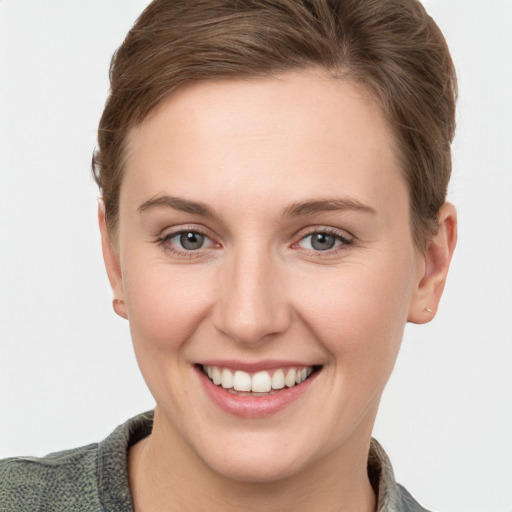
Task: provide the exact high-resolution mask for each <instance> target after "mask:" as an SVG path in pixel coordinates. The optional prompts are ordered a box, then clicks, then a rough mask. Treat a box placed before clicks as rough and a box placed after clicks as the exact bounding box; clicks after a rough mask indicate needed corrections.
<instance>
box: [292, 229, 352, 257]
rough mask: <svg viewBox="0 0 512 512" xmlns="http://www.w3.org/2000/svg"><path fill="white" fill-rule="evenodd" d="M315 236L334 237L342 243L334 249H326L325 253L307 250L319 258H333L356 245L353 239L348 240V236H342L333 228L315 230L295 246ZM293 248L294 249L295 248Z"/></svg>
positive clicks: (305, 235)
mask: <svg viewBox="0 0 512 512" xmlns="http://www.w3.org/2000/svg"><path fill="white" fill-rule="evenodd" d="M313 235H326V236H332V237H333V238H334V239H335V241H338V242H340V243H339V244H338V245H337V246H335V247H333V248H332V249H326V250H324V251H316V250H314V249H305V250H306V251H308V252H309V253H314V254H315V256H317V257H327V256H332V255H335V254H338V253H339V252H340V251H346V250H347V249H348V246H350V245H353V244H354V239H353V238H347V236H344V235H342V234H340V232H339V231H337V230H336V229H333V228H327V227H325V228H315V229H312V230H310V231H309V232H307V233H306V234H304V235H303V236H301V238H300V240H299V241H298V242H295V243H294V244H293V246H296V245H298V244H299V243H300V242H302V241H303V240H306V239H307V238H308V237H311V236H313ZM293 246H292V247H293Z"/></svg>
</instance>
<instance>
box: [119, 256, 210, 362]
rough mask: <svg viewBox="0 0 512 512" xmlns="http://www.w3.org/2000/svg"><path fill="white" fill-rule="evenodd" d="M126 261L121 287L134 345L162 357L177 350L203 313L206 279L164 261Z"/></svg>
mask: <svg viewBox="0 0 512 512" xmlns="http://www.w3.org/2000/svg"><path fill="white" fill-rule="evenodd" d="M132 258H133V259H134V260H137V258H136V255H135V254H134V255H132V257H131V258H130V260H128V261H126V265H125V270H124V272H123V286H124V291H125V300H126V305H127V308H128V316H129V320H130V329H131V331H132V338H133V342H134V345H135V346H136V348H137V346H139V345H141V344H143V345H144V349H145V350H152V351H156V352H161V353H165V352H168V351H175V350H178V349H179V348H180V347H181V346H182V345H183V344H185V343H186V341H187V340H188V339H189V338H190V336H191V335H192V333H193V331H194V330H196V329H197V327H198V325H199V324H200V323H201V321H202V319H203V318H204V316H205V315H206V313H207V310H208V306H207V304H208V302H209V300H210V298H209V296H208V292H207V290H208V289H209V287H208V286H206V282H207V276H206V275H203V274H204V273H205V272H204V271H201V270H200V269H199V268H198V267H196V269H191V268H190V267H189V266H187V265H183V266H182V267H180V266H173V267H172V268H171V267H170V266H169V265H168V264H166V263H165V261H161V260H157V261H146V262H145V263H144V264H143V265H137V261H133V259H132Z"/></svg>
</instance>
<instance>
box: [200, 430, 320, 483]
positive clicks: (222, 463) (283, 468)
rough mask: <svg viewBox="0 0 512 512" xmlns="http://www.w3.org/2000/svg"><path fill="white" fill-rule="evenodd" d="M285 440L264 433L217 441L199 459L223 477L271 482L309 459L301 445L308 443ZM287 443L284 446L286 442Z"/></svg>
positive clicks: (302, 466) (296, 470) (299, 468)
mask: <svg viewBox="0 0 512 512" xmlns="http://www.w3.org/2000/svg"><path fill="white" fill-rule="evenodd" d="M289 441H290V439H289V436H288V440H286V439H283V438H279V437H278V438H276V439H273V440H269V439H268V437H267V436H259V435H258V436H256V439H250V440H248V439H245V442H244V440H240V439H238V440H233V441H228V442H229V445H228V448H226V444H224V443H219V445H218V446H219V448H220V449H219V450H215V451H214V452H212V451H211V450H208V452H207V453H203V462H204V463H206V465H207V466H209V467H210V468H211V469H212V470H213V471H215V472H216V473H218V474H220V475H222V476H223V477H225V478H228V479H232V480H235V481H239V482H247V483H272V482H277V481H279V480H283V479H286V478H288V477H291V476H293V475H296V474H298V473H300V472H302V471H303V470H304V469H306V468H307V467H308V466H309V465H310V464H312V463H313V461H312V460H310V458H311V457H310V456H309V455H308V453H305V451H304V446H308V444H309V446H308V449H310V448H311V443H308V444H305V443H303V442H300V443H297V444H296V445H295V446H292V445H290V444H289ZM287 444H288V446H286V445H287Z"/></svg>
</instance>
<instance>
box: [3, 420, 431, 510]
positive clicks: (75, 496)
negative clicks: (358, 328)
mask: <svg viewBox="0 0 512 512" xmlns="http://www.w3.org/2000/svg"><path fill="white" fill-rule="evenodd" d="M152 425H153V413H152V412H148V413H145V414H141V415H139V416H137V417H135V418H132V419H131V420H129V421H127V422H126V423H124V424H123V425H120V426H119V427H118V428H117V429H116V430H115V431H114V432H113V433H112V434H111V435H110V436H109V437H107V439H105V440H104V441H103V442H101V443H99V444H91V445H88V446H84V447H82V448H76V449H74V450H68V451H64V452H58V453H53V454H50V455H47V456H46V457H43V458H33V457H16V458H10V459H4V460H2V461H0V511H1V512H133V505H132V499H131V495H130V487H129V484H128V471H127V454H128V449H129V448H130V446H131V445H133V444H135V443H136V442H137V441H139V440H140V439H142V438H144V437H146V436H147V435H149V434H150V433H151V428H152ZM368 474H369V477H370V480H371V482H372V485H373V486H374V488H375V490H376V492H377V495H378V507H377V512H428V511H426V510H425V509H424V508H422V507H421V506H420V505H418V503H417V502H416V501H415V500H414V499H413V498H412V496H411V495H410V494H409V493H408V492H407V491H406V490H405V489H404V488H403V487H402V486H400V485H399V484H397V483H396V482H395V478H394V475H393V469H392V467H391V463H390V461H389V459H388V457H387V455H386V453H385V452H384V450H383V449H382V447H381V446H380V445H379V443H378V442H377V441H375V440H374V439H373V440H372V443H371V447H370V455H369V458H368Z"/></svg>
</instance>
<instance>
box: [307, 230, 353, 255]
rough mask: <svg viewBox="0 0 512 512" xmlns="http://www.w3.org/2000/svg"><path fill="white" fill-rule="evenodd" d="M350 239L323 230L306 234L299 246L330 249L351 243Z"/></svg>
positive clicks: (311, 249) (311, 248)
mask: <svg viewBox="0 0 512 512" xmlns="http://www.w3.org/2000/svg"><path fill="white" fill-rule="evenodd" d="M349 244H350V241H349V240H346V239H345V238H343V237H342V236H341V235H336V234H330V233H326V232H322V231H317V232H316V233H311V234H309V235H307V236H305V237H304V238H303V239H302V240H301V241H300V242H299V246H300V247H302V248H303V249H307V250H309V251H319V252H321V251H329V250H331V249H335V248H336V247H338V246H340V245H349Z"/></svg>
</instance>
